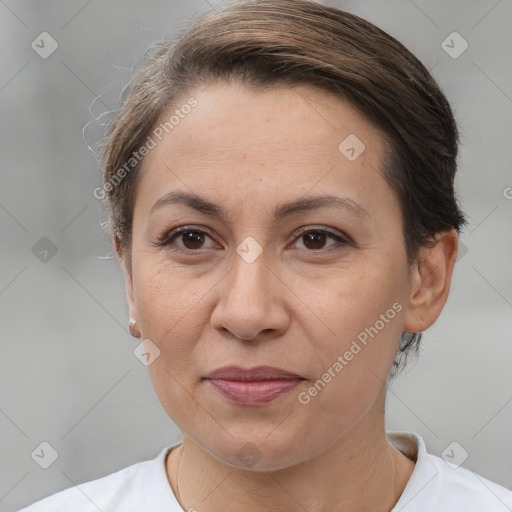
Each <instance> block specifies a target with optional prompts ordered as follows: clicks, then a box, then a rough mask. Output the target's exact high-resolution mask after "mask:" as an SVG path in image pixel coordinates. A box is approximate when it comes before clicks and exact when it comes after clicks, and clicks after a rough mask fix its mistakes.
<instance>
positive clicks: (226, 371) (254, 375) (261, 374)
mask: <svg viewBox="0 0 512 512" xmlns="http://www.w3.org/2000/svg"><path fill="white" fill-rule="evenodd" d="M206 378H207V379H224V380H234V381H244V382H251V381H264V380H276V379H302V377H301V376H300V375H297V374H295V373H290V372H287V371H286V370H282V369H281V368H275V367H273V366H255V367H253V368H241V367H239V366H224V367H222V368H219V369H218V370H215V371H214V372H212V373H210V374H209V375H208V377H206Z"/></svg>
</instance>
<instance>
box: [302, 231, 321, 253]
mask: <svg viewBox="0 0 512 512" xmlns="http://www.w3.org/2000/svg"><path fill="white" fill-rule="evenodd" d="M326 238H327V235H326V234H325V233H321V232H316V233H306V234H305V235H304V245H305V246H306V247H307V248H308V249H321V248H322V247H323V246H324V244H325V241H326ZM309 242H312V245H313V247H312V246H311V245H310V244H309ZM315 244H316V247H315Z"/></svg>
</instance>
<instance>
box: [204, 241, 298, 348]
mask: <svg viewBox="0 0 512 512" xmlns="http://www.w3.org/2000/svg"><path fill="white" fill-rule="evenodd" d="M244 247H245V246H244V245H243V244H242V246H241V248H242V249H244ZM239 248H240V246H239ZM250 250H251V249H249V252H250ZM238 252H239V251H238V250H237V253H236V254H234V255H233V261H232V269H231V272H230V275H229V276H228V281H227V283H226V284H225V285H224V288H223V289H222V296H221V297H220V298H219V301H218V303H217V304H216V306H215V310H214V311H213V313H212V325H213V327H215V328H216V329H218V330H221V331H224V332H226V331H230V332H231V333H232V334H234V335H235V336H237V337H238V338H242V339H245V340H252V339H255V338H257V337H258V334H259V333H261V332H263V331H267V335H269V334H270V332H273V335H278V334H282V333H283V332H285V330H286V329H287V326H288V323H289V317H288V314H287V312H286V311H285V308H283V307H282V305H280V304H279V302H280V301H279V300H278V297H277V295H276V293H278V291H277V290H276V289H275V288H274V287H272V286H271V279H272V277H271V276H272V275H273V273H272V271H271V269H270V267H269V265H268V261H267V258H266V257H265V255H264V254H263V252H260V254H258V255H257V256H256V257H255V258H254V259H253V258H252V257H251V258H244V255H247V252H245V253H244V252H243V251H242V252H241V255H240V254H238ZM252 256H254V253H253V254H252Z"/></svg>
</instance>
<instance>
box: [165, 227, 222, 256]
mask: <svg viewBox="0 0 512 512" xmlns="http://www.w3.org/2000/svg"><path fill="white" fill-rule="evenodd" d="M206 239H210V240H211V241H212V242H213V240H212V238H211V237H210V236H209V235H208V233H207V232H206V231H204V230H202V229H198V228H193V227H191V226H182V227H180V228H176V229H174V230H172V231H171V232H170V233H168V234H166V235H164V236H163V237H162V238H160V239H159V240H158V245H159V246H160V247H169V248H171V246H175V247H173V248H176V249H178V250H182V251H192V252H197V251H198V249H209V248H211V247H213V246H212V245H210V246H204V243H205V240H206ZM175 240H178V241H180V242H181V244H180V243H175Z"/></svg>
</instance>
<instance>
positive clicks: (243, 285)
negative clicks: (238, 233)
mask: <svg viewBox="0 0 512 512" xmlns="http://www.w3.org/2000/svg"><path fill="white" fill-rule="evenodd" d="M258 245H259V244H258ZM260 247H261V246H260ZM268 272H270V270H269V269H268V265H267V261H266V258H265V255H264V254H263V248H261V249H260V250H259V249H258V248H257V247H256V246H255V244H254V242H252V241H250V240H249V241H247V240H244V242H242V243H241V244H240V245H239V246H238V247H237V251H236V255H235V256H234V261H233V274H232V279H231V280H230V286H229V293H230V294H231V295H233V297H232V298H235V299H236V300H244V301H245V300H247V299H251V298H252V300H250V301H249V302H251V303H254V302H256V301H257V300H258V295H259V294H264V291H265V288H266V287H267V284H268V276H267V275H266V274H267V273H268ZM260 298H261V297H260Z"/></svg>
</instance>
